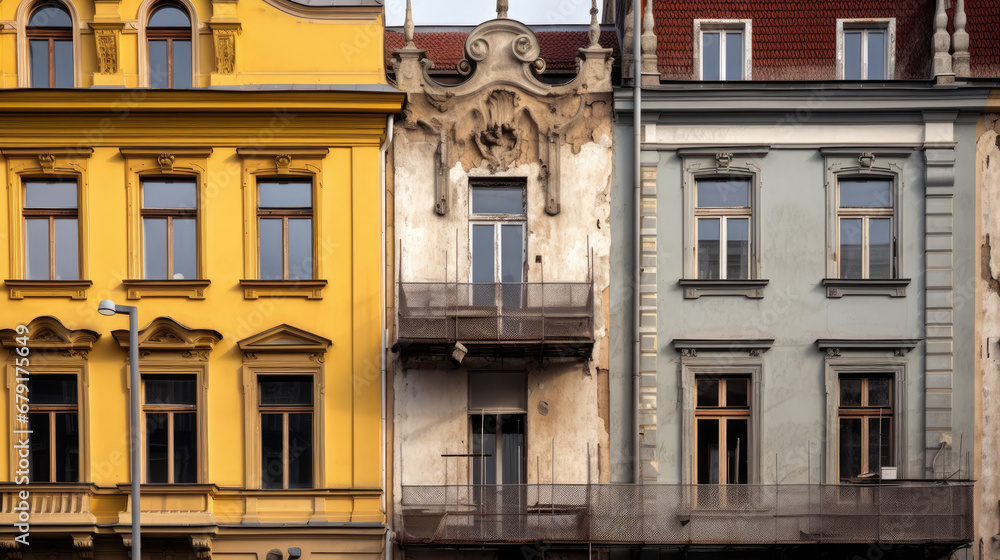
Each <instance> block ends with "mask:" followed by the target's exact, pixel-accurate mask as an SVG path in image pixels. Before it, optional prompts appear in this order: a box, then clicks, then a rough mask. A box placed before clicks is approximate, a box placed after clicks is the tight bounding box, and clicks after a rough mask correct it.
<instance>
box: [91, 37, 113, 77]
mask: <svg viewBox="0 0 1000 560" xmlns="http://www.w3.org/2000/svg"><path fill="white" fill-rule="evenodd" d="M94 35H95V36H96V37H97V66H98V69H99V70H100V72H101V74H115V73H117V72H118V34H117V33H116V32H115V31H112V30H105V29H97V30H94Z"/></svg>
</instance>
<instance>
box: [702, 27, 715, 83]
mask: <svg viewBox="0 0 1000 560" xmlns="http://www.w3.org/2000/svg"><path fill="white" fill-rule="evenodd" d="M701 79H703V80H718V79H719V34H718V33H702V34H701Z"/></svg>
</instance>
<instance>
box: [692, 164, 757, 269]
mask: <svg viewBox="0 0 1000 560" xmlns="http://www.w3.org/2000/svg"><path fill="white" fill-rule="evenodd" d="M711 179H723V180H725V179H740V180H745V181H746V183H747V203H748V206H699V205H698V194H697V190H698V183H699V182H700V181H702V180H711ZM694 189H695V194H694V198H695V207H694V241H695V253H694V257H693V258H694V267H695V270H694V278H698V276H699V272H700V271H699V270H698V253H697V250H698V249H697V247H698V243H699V241H700V239H699V237H698V222H699V221H700V220H702V219H704V218H708V219H713V218H715V219H718V220H719V278H718V279H719V280H753V279H755V276H756V274H755V272H756V271H755V270H754V268H755V267H754V266H753V262H754V261H755V260H756V259H755V258H754V255H755V253H756V251H757V247H756V246H755V244H754V230H755V229H756V226H757V224H756V223H755V221H754V215H753V214H754V212H753V211H754V207H753V203H754V199H753V177H752V176H747V175H721V176H708V175H702V176H697V177H695V180H694ZM731 218H735V219H746V220H747V223H748V228H749V229H748V231H747V233H748V239H747V278H727V260H728V259H727V256H726V255H727V251H726V242H727V238H728V233H727V228H726V224H727V222H728V220H729V219H731Z"/></svg>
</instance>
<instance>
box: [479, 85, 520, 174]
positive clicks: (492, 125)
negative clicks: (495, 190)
mask: <svg viewBox="0 0 1000 560" xmlns="http://www.w3.org/2000/svg"><path fill="white" fill-rule="evenodd" d="M516 105H517V95H515V94H514V93H513V92H510V91H507V90H503V89H498V90H496V91H494V92H493V93H491V94H490V96H489V97H488V98H487V99H486V129H485V130H483V131H480V132H477V133H475V134H473V140H475V142H476V145H477V146H479V151H480V153H482V155H483V158H485V159H486V162H487V165H488V166H489V168H490V170H491V171H497V170H500V169H505V168H506V167H507V166H509V165H510V164H511V163H513V161H514V159H516V157H517V153H518V151H517V150H518V143H519V139H518V136H517V129H516V128H515V126H514V111H515V107H516Z"/></svg>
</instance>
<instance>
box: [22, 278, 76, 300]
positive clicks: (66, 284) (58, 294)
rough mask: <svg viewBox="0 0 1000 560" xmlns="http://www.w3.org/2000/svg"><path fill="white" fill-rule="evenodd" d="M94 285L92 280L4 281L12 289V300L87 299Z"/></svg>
mask: <svg viewBox="0 0 1000 560" xmlns="http://www.w3.org/2000/svg"><path fill="white" fill-rule="evenodd" d="M93 284H94V283H93V282H92V281H91V280H14V279H10V278H8V279H7V280H4V285H6V286H7V287H8V288H10V299H24V298H26V297H29V298H30V297H54V298H69V299H87V290H88V289H89V288H90V287H91V286H92V285H93Z"/></svg>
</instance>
